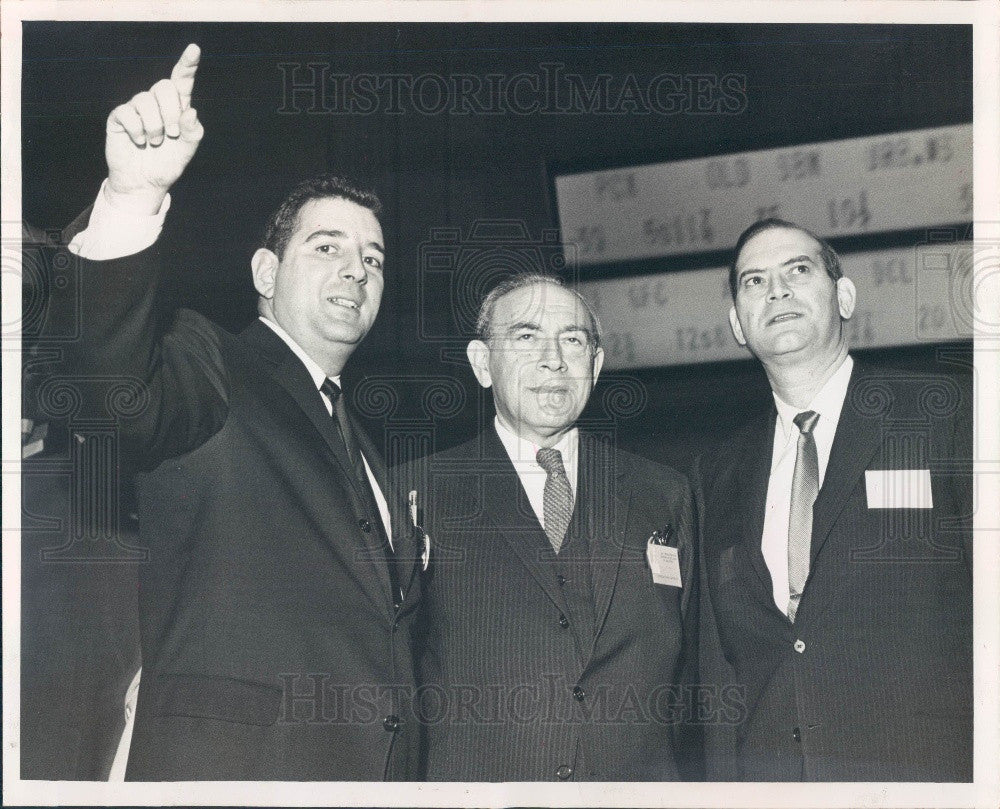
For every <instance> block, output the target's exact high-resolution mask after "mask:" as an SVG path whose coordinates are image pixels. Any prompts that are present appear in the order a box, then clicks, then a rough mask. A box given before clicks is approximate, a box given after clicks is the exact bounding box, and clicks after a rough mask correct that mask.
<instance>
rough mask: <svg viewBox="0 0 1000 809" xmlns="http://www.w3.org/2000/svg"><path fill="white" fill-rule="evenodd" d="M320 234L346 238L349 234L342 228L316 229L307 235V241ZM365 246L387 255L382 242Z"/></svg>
mask: <svg viewBox="0 0 1000 809" xmlns="http://www.w3.org/2000/svg"><path fill="white" fill-rule="evenodd" d="M320 236H329V237H331V238H333V239H346V238H347V234H346V233H344V231H342V230H314V231H313V232H312V233H310V234H309V235H308V236H306V241H307V242H311V241H312V240H313V239H316V238H318V237H320ZM365 246H366V247H374V248H375V249H376V250H378V251H379V252H380V253H381V254H382V255H385V248H384V247H383V246H382V244H381V243H380V242H368V244H367V245H365Z"/></svg>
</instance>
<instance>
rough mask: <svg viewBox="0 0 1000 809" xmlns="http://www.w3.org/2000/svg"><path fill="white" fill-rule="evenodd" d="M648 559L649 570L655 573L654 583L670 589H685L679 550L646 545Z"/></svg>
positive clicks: (663, 546)
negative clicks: (664, 585) (678, 556)
mask: <svg viewBox="0 0 1000 809" xmlns="http://www.w3.org/2000/svg"><path fill="white" fill-rule="evenodd" d="M646 559H647V560H649V569H650V570H652V571H653V581H654V582H656V583H657V584H666V585H669V586H670V587H683V586H684V585H683V583H682V582H681V565H680V561H679V560H678V558H677V548H671V547H670V546H669V545H654V544H653V543H652V542H650V543H649V544H647V545H646Z"/></svg>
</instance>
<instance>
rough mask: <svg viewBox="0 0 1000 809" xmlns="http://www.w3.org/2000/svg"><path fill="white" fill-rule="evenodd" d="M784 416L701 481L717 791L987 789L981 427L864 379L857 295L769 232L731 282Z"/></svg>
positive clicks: (741, 323)
mask: <svg viewBox="0 0 1000 809" xmlns="http://www.w3.org/2000/svg"><path fill="white" fill-rule="evenodd" d="M730 284H731V287H732V292H733V301H734V304H733V308H732V310H731V312H730V315H731V317H730V319H731V323H732V328H733V333H734V334H735V336H736V339H737V340H738V341H739V342H740V343H741V344H744V345H746V346H748V347H749V348H750V350H751V351H752V352H753V354H754V355H755V356H756V357H757V358H758V359H759V360H760V361H761V362H762V363H763V365H764V370H765V371H766V373H767V377H768V380H769V381H770V384H771V388H772V392H773V394H774V404H775V407H774V408H772V409H771V410H770V412H767V413H764V414H763V415H762V416H761V417H759V418H758V419H756V420H755V421H753V422H752V423H750V424H749V425H747V426H746V427H745V428H743V429H742V430H741V431H739V432H737V433H736V434H735V435H734V436H731V437H728V439H727V440H726V442H725V444H724V448H722V449H721V450H719V451H715V452H711V453H706V454H705V455H704V456H703V457H701V458H700V459H699V460H698V462H697V463H696V472H695V475H694V483H695V489H696V493H697V497H698V501H699V513H700V518H701V524H700V528H701V532H702V533H701V536H702V560H701V576H702V588H701V597H702V605H701V610H700V618H701V633H700V652H701V663H702V666H701V672H700V674H701V678H702V680H703V681H704V682H709V683H714V684H715V685H716V686H717V687H724V686H729V687H735V688H737V689H739V692H740V694H741V698H742V703H743V705H742V710H741V711H733V712H732V716H731V720H732V721H731V722H730V723H728V724H724V723H718V724H715V725H710V726H708V727H707V728H706V760H707V771H708V777H709V779H712V780H744V779H745V780H757V781H796V780H808V781H968V780H971V778H972V576H971V560H972V556H971V542H970V540H971V513H972V503H971V499H972V498H971V481H970V480H969V478H968V469H969V466H968V464H969V463H970V462H971V460H970V459H971V457H972V456H971V431H970V430H969V429H968V428H969V419H968V416H969V414H970V412H971V399H970V398H969V391H968V390H964V389H963V386H962V385H960V384H959V383H958V382H957V381H956V379H955V378H953V377H949V376H934V375H927V374H914V373H895V374H893V373H891V372H884V371H879V370H878V369H875V368H870V367H866V366H864V365H863V364H862V363H860V362H854V360H853V359H852V358H851V357H850V356H849V354H848V351H847V339H846V336H845V328H844V323H845V322H846V321H847V320H848V319H849V318H850V317H851V315H852V313H853V311H854V304H855V297H856V293H855V288H854V285H853V284H852V283H851V281H850V280H849V279H848V278H845V277H843V274H842V272H841V268H840V262H839V260H838V258H837V255H836V254H835V253H834V252H833V250H832V249H831V248H830V247H829V246H828V245H827V244H826V243H825V242H823V241H821V240H820V239H819V238H817V237H816V236H815V235H814V234H812V233H810V232H809V231H807V230H805V229H803V228H800V227H798V226H796V225H793V224H791V223H788V222H783V221H780V220H765V221H763V222H760V223H757V224H755V225H754V226H752V227H751V228H749V229H748V230H747V231H746V232H745V233H744V234H743V235H742V236H741V238H740V240H739V242H738V244H737V246H736V251H735V255H734V259H733V263H732V267H731V273H730Z"/></svg>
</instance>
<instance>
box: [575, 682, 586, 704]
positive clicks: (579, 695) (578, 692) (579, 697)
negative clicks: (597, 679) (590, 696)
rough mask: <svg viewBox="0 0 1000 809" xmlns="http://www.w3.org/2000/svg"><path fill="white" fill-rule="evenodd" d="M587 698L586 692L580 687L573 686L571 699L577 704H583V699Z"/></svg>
mask: <svg viewBox="0 0 1000 809" xmlns="http://www.w3.org/2000/svg"><path fill="white" fill-rule="evenodd" d="M586 696H587V692H586V691H584V690H583V689H582V688H580V686H575V687H574V688H573V699H575V700H576V701H577V702H583V700H584V698H585V697H586Z"/></svg>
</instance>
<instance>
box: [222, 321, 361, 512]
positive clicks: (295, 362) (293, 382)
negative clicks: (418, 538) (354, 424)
mask: <svg viewBox="0 0 1000 809" xmlns="http://www.w3.org/2000/svg"><path fill="white" fill-rule="evenodd" d="M241 336H242V337H243V338H244V339H245V340H246V341H247V342H248V343H250V345H251V346H252V348H253V349H255V350H257V351H258V352H259V354H260V355H261V356H263V357H264V358H265V359H267V360H269V361H270V364H271V365H272V372H271V375H272V376H273V377H274V379H275V381H276V382H277V383H278V384H279V385H281V387H283V388H284V389H285V390H286V391H287V392H288V393H289V395H291V397H292V398H293V399H294V400H295V402H296V403H297V404H298V406H299V407H300V408H301V410H302V412H303V413H304V414H305V415H306V417H307V418H308V419H309V421H311V422H312V425H313V426H314V427H315V428H316V431H317V432H318V433H319V434H320V435H321V436H322V437H323V440H324V441H325V442H326V444H327V446H328V447H329V449H330V452H331V453H333V457H334V458H335V459H336V460H337V463H338V464H339V466H340V470H341V473H342V477H343V478H344V479H345V482H347V483H348V484H350V487H351V491H352V493H353V495H354V496H353V497H352V499H353V501H354V503H355V508H356V510H357V507H358V506H359V505H360V500H359V498H358V496H357V492H356V491H355V488H354V481H353V478H354V470H353V467H352V466H351V461H350V459H349V458H348V457H347V449H346V447H344V443H343V441H341V440H340V436H339V435H337V428H336V426H335V425H334V424H333V419H332V418H331V417H330V414H329V413H327V411H326V407H325V406H324V405H323V398H322V396H321V395H320V392H319V390H318V389H317V388H316V386H315V385H314V384H313V380H312V377H311V376H310V375H309V371H307V370H306V367H305V365H303V364H302V361H301V360H300V359H299V358H298V357H296V356H295V354H294V353H293V352H292V350H291V349H290V348H289V347H288V346H287V345H286V344H285V342H284V340H282V339H281V338H280V337H279V336H278V335H277V334H275V333H274V331H273V330H272V329H271V328H270V327H268V326H265V325H264V324H263V323H261V322H260V321H259V320H256V321H254V323H253V324H251V325H250V326H248V327H247V328H246V330H245V331H244V332H243V334H242V335H241ZM358 513H359V516H360V515H362V514H364V509H361V510H360V511H359V512H358Z"/></svg>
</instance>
